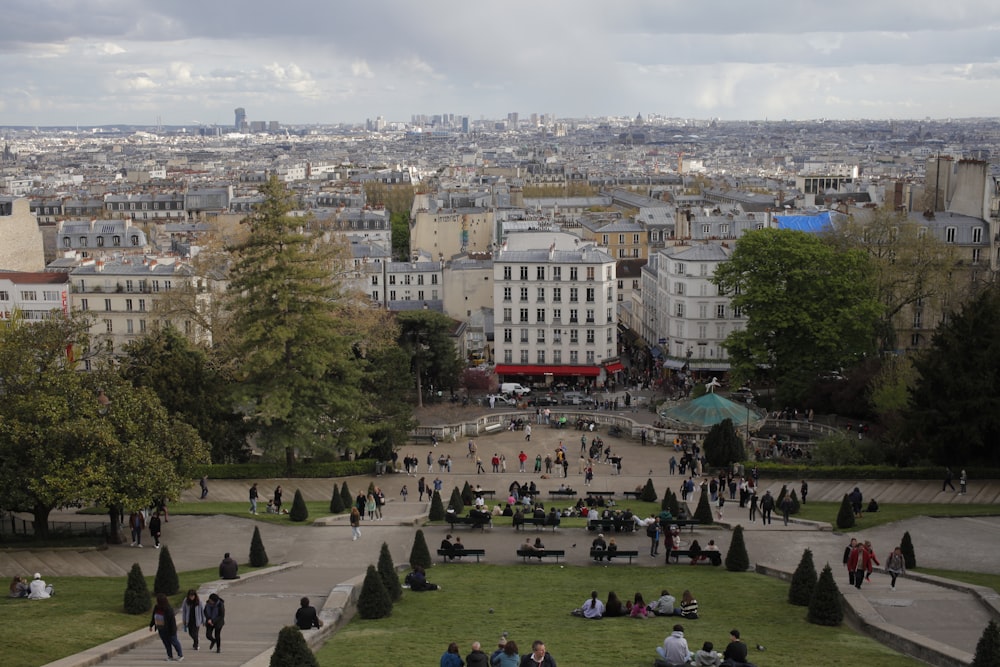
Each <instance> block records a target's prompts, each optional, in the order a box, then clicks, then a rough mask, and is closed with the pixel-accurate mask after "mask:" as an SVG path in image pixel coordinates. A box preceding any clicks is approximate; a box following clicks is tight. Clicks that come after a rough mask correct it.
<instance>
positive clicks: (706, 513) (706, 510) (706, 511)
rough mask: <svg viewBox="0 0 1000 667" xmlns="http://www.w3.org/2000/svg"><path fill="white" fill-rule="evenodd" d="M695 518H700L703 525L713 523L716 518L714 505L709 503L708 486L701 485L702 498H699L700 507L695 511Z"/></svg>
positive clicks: (699, 520) (699, 521)
mask: <svg viewBox="0 0 1000 667" xmlns="http://www.w3.org/2000/svg"><path fill="white" fill-rule="evenodd" d="M694 518H695V519H697V520H698V523H700V524H701V525H703V526H708V525H711V524H712V522H713V521H714V519H713V518H712V506H711V505H710V504H709V503H708V487H707V486H704V485H703V486H702V487H701V498H699V499H698V507H697V508H696V509H695V511H694Z"/></svg>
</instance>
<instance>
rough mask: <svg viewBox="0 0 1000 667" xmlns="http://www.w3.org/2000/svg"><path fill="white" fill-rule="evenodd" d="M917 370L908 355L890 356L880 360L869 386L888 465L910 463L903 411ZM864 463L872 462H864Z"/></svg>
mask: <svg viewBox="0 0 1000 667" xmlns="http://www.w3.org/2000/svg"><path fill="white" fill-rule="evenodd" d="M916 382H917V371H916V369H915V368H914V367H913V359H912V357H910V356H905V357H902V356H889V357H886V358H885V359H883V360H882V364H881V367H880V368H879V370H878V373H877V374H876V375H875V376H874V377H873V378H872V379H871V382H870V384H869V391H868V395H869V401H870V402H871V406H872V410H873V411H874V413H875V415H877V419H878V422H879V423H880V424H881V425H882V436H881V438H880V440H881V442H879V448H880V449H882V451H884V452H885V454H886V459H887V460H888V461H890V462H893V463H896V464H901V465H906V464H908V463H910V462H911V456H912V452H911V448H910V443H909V440H908V438H907V437H906V410H907V407H908V405H909V400H910V392H911V391H912V390H913V388H914V387H915V386H916ZM866 462H867V463H874V461H872V460H870V459H869V460H867V461H866Z"/></svg>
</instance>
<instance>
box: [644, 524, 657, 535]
mask: <svg viewBox="0 0 1000 667" xmlns="http://www.w3.org/2000/svg"><path fill="white" fill-rule="evenodd" d="M646 537H656V524H655V523H651V524H649V525H648V526H646Z"/></svg>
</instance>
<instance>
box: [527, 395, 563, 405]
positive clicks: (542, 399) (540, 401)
mask: <svg viewBox="0 0 1000 667" xmlns="http://www.w3.org/2000/svg"><path fill="white" fill-rule="evenodd" d="M528 405H530V406H532V407H546V406H549V405H559V399H558V398H556V397H555V396H553V395H551V394H541V395H539V396H532V397H530V398H529V399H528Z"/></svg>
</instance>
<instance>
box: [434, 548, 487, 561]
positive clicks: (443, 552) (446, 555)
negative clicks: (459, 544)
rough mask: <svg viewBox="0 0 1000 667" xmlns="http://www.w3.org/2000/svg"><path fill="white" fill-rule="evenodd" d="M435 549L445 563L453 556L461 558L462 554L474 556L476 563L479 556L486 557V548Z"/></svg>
mask: <svg viewBox="0 0 1000 667" xmlns="http://www.w3.org/2000/svg"><path fill="white" fill-rule="evenodd" d="M437 551H438V556H441V557H442V559H444V562H446V563H447V562H448V561H449V560H452V559H453V558H461V557H462V556H475V557H476V562H477V563H478V562H479V559H480V558H485V557H486V549H438V550H437Z"/></svg>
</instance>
